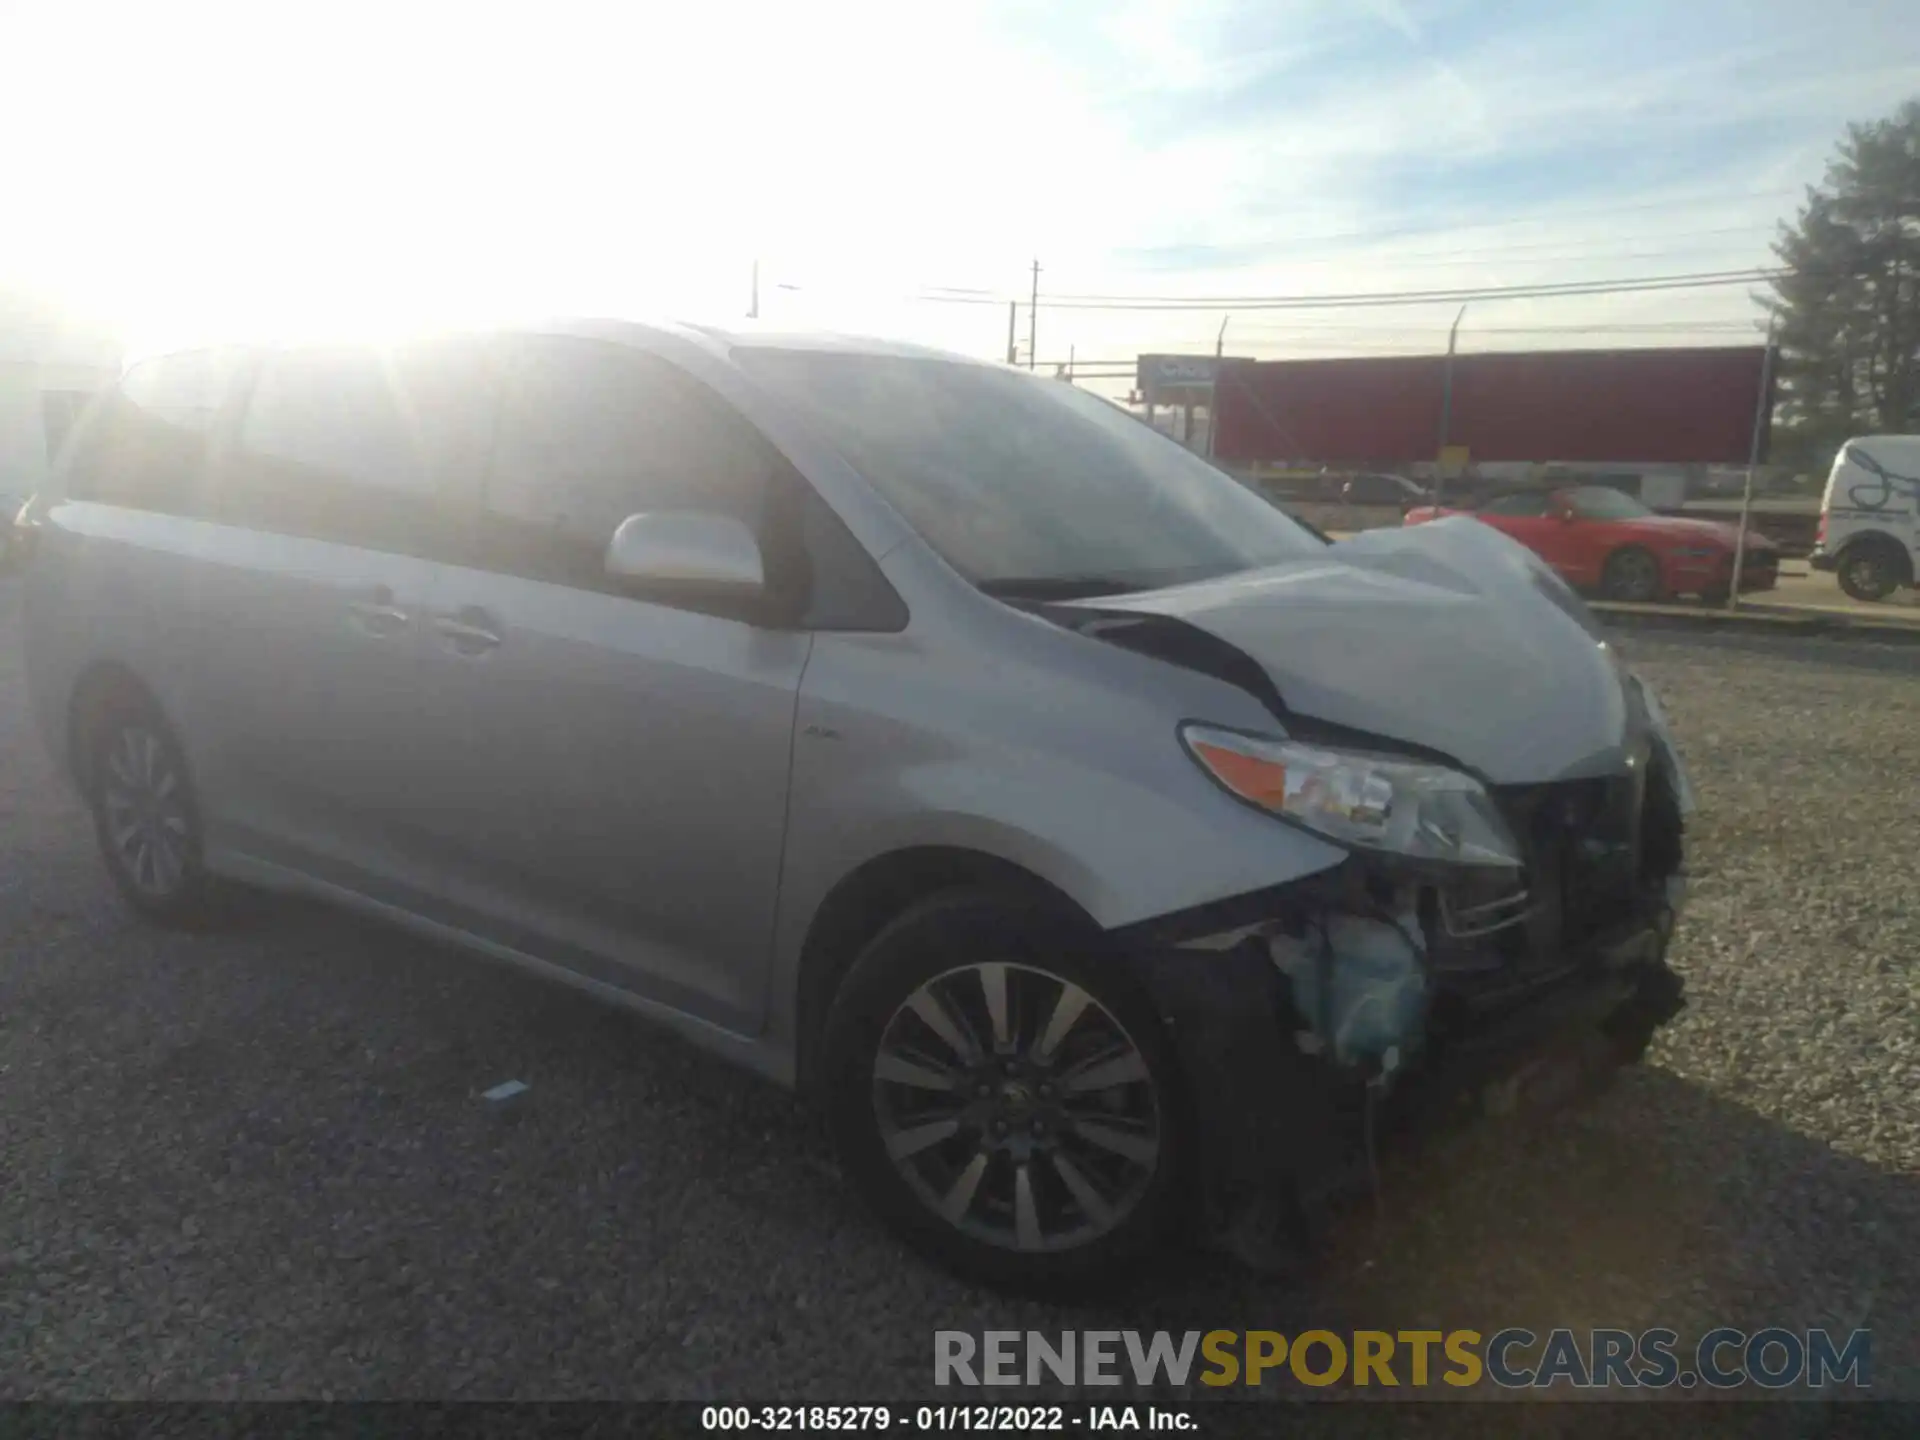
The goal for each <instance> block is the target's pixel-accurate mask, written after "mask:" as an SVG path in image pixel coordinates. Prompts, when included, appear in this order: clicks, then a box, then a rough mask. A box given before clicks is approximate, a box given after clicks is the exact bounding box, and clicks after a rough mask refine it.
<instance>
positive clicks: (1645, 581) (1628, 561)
mask: <svg viewBox="0 0 1920 1440" xmlns="http://www.w3.org/2000/svg"><path fill="white" fill-rule="evenodd" d="M1600 593H1601V594H1602V595H1604V596H1605V597H1606V598H1607V599H1609V600H1624V601H1628V602H1630V603H1633V604H1640V605H1646V604H1651V603H1653V602H1654V601H1656V600H1659V599H1660V598H1661V597H1662V595H1663V594H1664V593H1665V586H1664V585H1663V584H1662V582H1661V579H1660V562H1659V560H1658V559H1656V558H1655V557H1654V554H1653V552H1652V551H1651V550H1644V549H1642V548H1641V547H1640V546H1638V545H1625V546H1622V547H1621V548H1620V549H1618V550H1616V551H1614V552H1613V554H1611V555H1609V556H1608V557H1607V564H1606V568H1605V569H1604V570H1602V571H1601V572H1600Z"/></svg>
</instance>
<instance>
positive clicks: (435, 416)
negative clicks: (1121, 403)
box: [25, 322, 1691, 1288]
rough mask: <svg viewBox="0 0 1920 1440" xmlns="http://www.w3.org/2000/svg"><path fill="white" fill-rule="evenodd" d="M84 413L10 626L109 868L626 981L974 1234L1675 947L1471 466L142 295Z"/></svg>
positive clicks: (850, 1151)
mask: <svg viewBox="0 0 1920 1440" xmlns="http://www.w3.org/2000/svg"><path fill="white" fill-rule="evenodd" d="M83 424H84V427H85V428H84V430H83V431H82V433H81V434H80V435H79V437H78V438H77V441H76V443H75V444H74V445H73V446H72V447H71V448H70V450H69V452H68V455H67V457H66V459H65V460H64V461H63V463H62V466H61V467H60V469H59V471H58V472H57V475H56V479H55V481H54V483H53V484H52V485H51V487H50V488H49V489H48V490H47V491H46V492H45V493H44V494H43V495H42V496H41V497H40V498H39V500H37V501H36V502H35V506H34V510H35V516H34V518H35V520H36V522H37V523H38V525H39V527H40V528H39V537H38V540H37V541H36V544H35V546H34V554H33V555H32V557H31V558H30V560H29V562H28V564H27V567H26V581H27V587H26V593H25V610H26V622H27V623H26V638H27V653H28V661H29V669H30V676H31V688H32V696H33V704H34V709H35V714H36V716H37V718H38V724H39V728H40V730H41V732H42V734H43V736H44V738H45V740H46V742H47V744H48V745H49V747H50V748H51V750H52V751H53V753H54V755H55V756H56V758H57V760H58V763H59V765H60V766H61V768H62V770H63V771H64V772H65V773H66V774H68V775H70V776H71V777H72V780H73V783H74V785H75V787H76V788H77V791H78V793H79V794H80V795H81V796H82V797H84V800H85V803H86V804H87V805H88V806H89V807H90V809H91V811H92V815H93V819H94V825H95V828H96V831H97V833H98V838H99V843H100V850H101V854H102V856H103V858H104V862H105V866H106V869H107V873H108V874H109V875H110V876H111V877H112V879H113V882H114V883H115V885H116V886H117V887H118V888H119V890H120V892H121V894H122V895H123V896H124V897H125V898H126V900H127V901H128V902H129V903H130V904H131V905H132V906H133V907H134V908H135V909H136V910H138V911H140V912H141V913H143V914H145V915H147V916H150V917H152V918H153V919H154V920H156V921H159V922H162V923H168V924H180V925H196V924H203V923H208V922H209V921H212V920H217V919H218V918H219V916H220V914H221V913H222V905H223V897H224V895H225V893H226V891H227V889H228V888H229V887H231V886H233V885H236V884H240V885H247V886H256V887H264V888H267V889H272V890H285V891H297V892H305V893H308V894H312V895H318V896H322V897H325V898H327V899H329V900H332V901H335V902H338V903H340V904H343V905H347V906H351V907H354V908H356V909H359V910H362V911H365V912H367V913H369V914H372V915H375V916H379V917H382V918H384V919H387V920H390V921H394V922H397V923H399V924H402V925H406V926H410V927H412V928H414V929H416V930H419V931H422V932H424V933H426V934H429V935H433V936H438V937H441V938H443V939H451V940H454V941H457V942H459V943H462V944H464V945H466V946H468V947H470V948H471V949H472V950H473V951H474V952H475V953H476V954H479V955H486V956H491V957H493V958H495V959H499V960H503V961H507V962H510V963H513V964H516V965H519V966H522V967H524V968H526V969H528V970H530V971H532V972H534V973H535V974H537V975H540V976H544V977H548V978H551V979H556V980H562V981H566V982H569V983H572V984H574V985H577V986H580V987H582V988H584V989H586V990H588V991H590V992H591V993H593V994H594V995H596V996H599V997H601V998H603V999H605V1000H609V1001H614V1002H617V1003H621V1004H624V1005H627V1006H629V1007H631V1008H633V1009H635V1010H637V1011H639V1012H641V1013H643V1014H645V1015H647V1016H650V1017H652V1018H653V1019H655V1020H658V1021H661V1022H663V1023H665V1024H666V1025H669V1026H671V1027H672V1028H674V1029H675V1030H677V1031H679V1032H680V1033H681V1034H682V1035H684V1036H686V1037H688V1038H689V1039H691V1040H692V1041H694V1042H695V1043H696V1044H698V1045H701V1046H704V1047H706V1048H707V1049H709V1050H711V1051H713V1052H715V1053H717V1054H719V1055H721V1056H723V1057H725V1058H726V1059H728V1060H730V1061H733V1062H735V1063H738V1064H741V1065H745V1066H747V1067H750V1068H752V1069H754V1070H757V1071H759V1072H762V1073H763V1074H765V1075H767V1076H770V1077H772V1078H773V1079H774V1080H777V1081H779V1082H781V1083H784V1084H788V1085H795V1086H799V1087H801V1088H802V1089H804V1090H805V1092H806V1093H807V1094H808V1095H810V1096H811V1097H813V1098H814V1099H815V1100H816V1101H817V1103H818V1104H819V1105H820V1106H821V1107H823V1109H824V1111H825V1114H826V1116H827V1117H828V1119H829V1122H830V1126H831V1129H832V1132H833V1134H834V1137H835V1140H836V1142H837V1144H838V1146H839V1150H840V1153H841V1155H842V1157H843V1161H844V1170H845V1173H846V1174H847V1176H848V1177H849V1179H850V1181H851V1182H852V1184H853V1185H854V1186H855V1187H857V1189H858V1190H859V1191H860V1192H861V1193H862V1194H863V1195H864V1196H865V1198H866V1199H867V1200H868V1201H869V1202H870V1203H871V1204H872V1206H873V1207H874V1208H875V1209H876V1210H877V1211H878V1213H879V1214H880V1215H882V1216H883V1217H885V1219H886V1220H887V1221H888V1222H889V1223H890V1224H891V1225H892V1226H894V1227H895V1228H896V1229H897V1231H898V1232H899V1233H900V1234H901V1235H902V1236H903V1237H905V1239H906V1240H908V1241H909V1242H911V1243H912V1244H913V1245H915V1246H917V1247H919V1248H920V1249H921V1250H923V1251H924V1252H926V1253H927V1254H928V1255H930V1256H933V1257H935V1258H936V1259H937V1260H939V1261H941V1262H943V1263H945V1264H947V1265H949V1266H951V1267H953V1268H954V1269H955V1270H956V1271H958V1272H960V1273H962V1274H965V1275H969V1276H974V1277H979V1278H981V1279H984V1280H988V1281H991V1282H994V1283H998V1284H1002V1285H1008V1286H1015V1287H1021V1288H1063V1287H1064V1288H1072V1287H1076V1286H1084V1285H1087V1284H1092V1283H1102V1282H1107V1281H1111V1280H1113V1279H1114V1278H1116V1277H1120V1276H1125V1275H1128V1274H1130V1273H1133V1272H1134V1270H1135V1269H1136V1268H1137V1266H1138V1264H1139V1262H1141V1261H1142V1260H1143V1259H1144V1258H1145V1257H1146V1256H1147V1255H1148V1254H1149V1253H1150V1252H1152V1251H1154V1250H1155V1249H1156V1248H1158V1247H1160V1246H1162V1245H1163V1244H1164V1243H1165V1242H1167V1241H1168V1240H1169V1239H1171V1238H1172V1237H1174V1236H1175V1235H1178V1234H1187V1235H1198V1236H1200V1237H1203V1238H1205V1239H1206V1240H1207V1241H1209V1242H1210V1243H1214V1244H1218V1245H1220V1246H1223V1247H1225V1248H1227V1249H1229V1250H1231V1251H1232V1252H1233V1253H1235V1254H1237V1255H1240V1256H1241V1257H1243V1258H1245V1259H1247V1260H1249V1261H1251V1262H1254V1263H1261V1264H1269V1263H1280V1262H1284V1261H1285V1260H1287V1259H1289V1258H1290V1257H1293V1256H1295V1255H1297V1253H1298V1250H1299V1247H1300V1245H1301V1244H1302V1243H1303V1240H1304V1236H1305V1234H1306V1233H1307V1231H1306V1228H1305V1218H1304V1217H1305V1216H1307V1215H1308V1214H1309V1213H1310V1205H1309V1202H1310V1201H1312V1200H1314V1199H1315V1198H1316V1197H1319V1196H1320V1195H1322V1194H1324V1193H1327V1192H1329V1191H1331V1190H1333V1189H1335V1188H1337V1187H1336V1185H1335V1182H1336V1181H1340V1182H1344V1181H1347V1180H1350V1179H1351V1178H1352V1177H1353V1176H1354V1175H1356V1174H1357V1175H1361V1176H1364V1175H1365V1174H1366V1173H1367V1169H1366V1164H1365V1161H1366V1159H1367V1157H1368V1155H1369V1153H1370V1152H1369V1149H1368V1145H1367V1143H1366V1142H1367V1137H1368V1136H1369V1135H1370V1133H1371V1131H1370V1130H1369V1129H1368V1128H1367V1126H1366V1123H1365V1122H1366V1119H1368V1118H1371V1117H1372V1115H1373V1111H1374V1110H1375V1108H1380V1109H1381V1110H1382V1116H1381V1121H1382V1123H1383V1124H1385V1123H1388V1122H1389V1121H1391V1120H1392V1118H1393V1116H1394V1115H1395V1114H1396V1113H1399V1112H1403V1111H1404V1112H1407V1113H1409V1114H1411V1113H1416V1112H1420V1111H1423V1110H1424V1109H1425V1107H1427V1106H1428V1105H1429V1104H1432V1105H1436V1106H1437V1105H1439V1104H1440V1102H1441V1101H1443V1100H1445V1099H1447V1098H1448V1097H1455V1098H1458V1097H1459V1096H1461V1095H1463V1094H1464V1095H1469V1096H1470V1095H1472V1094H1474V1093H1476V1091H1477V1089H1478V1087H1480V1086H1482V1085H1485V1084H1487V1083H1489V1082H1491V1081H1493V1080H1495V1079H1501V1080H1502V1082H1503V1084H1505V1083H1507V1082H1508V1081H1511V1082H1512V1084H1515V1085H1520V1086H1521V1087H1522V1089H1524V1090H1525V1091H1527V1092H1528V1093H1535V1094H1538V1095H1539V1096H1540V1097H1541V1098H1542V1099H1544V1098H1545V1096H1546V1094H1547V1092H1548V1091H1549V1090H1553V1089H1555V1088H1556V1086H1557V1084H1558V1083H1559V1082H1560V1081H1564V1080H1565V1079H1566V1078H1567V1076H1568V1074H1569V1073H1571V1067H1575V1066H1577V1065H1583V1064H1585V1063H1587V1062H1589V1061H1593V1060H1595V1059H1596V1058H1597V1059H1603V1060H1604V1061H1605V1063H1607V1064H1614V1063H1619V1062H1621V1061H1624V1060H1628V1059H1631V1058H1633V1057H1635V1056H1637V1055H1638V1054H1639V1052H1640V1051H1641V1049H1642V1048H1643V1047H1644V1046H1645V1045H1646V1043H1647V1041H1648V1038H1649V1036H1650V1035H1651V1034H1652V1033H1653V1030H1654V1029H1655V1027H1656V1026H1658V1025H1659V1024H1661V1023H1662V1022H1663V1021H1665V1020H1666V1019H1667V1018H1668V1017H1669V1016H1670V1015H1672V1014H1673V1013H1674V1011H1675V1010H1676V1009H1677V1008H1678V1006H1679V1004H1680V981H1679V978H1678V977H1677V976H1676V975H1675V973H1674V972H1673V970H1672V969H1671V968H1670V967H1669V966H1668V964H1667V960H1666V951H1667V939H1668V935H1669V933H1670V931H1671V928H1672V924H1673V919H1674V915H1675V913H1676V911H1677V909H1678V907H1679V905H1680V903H1681V900H1682V897H1683V894H1684V884H1683V867H1682V830H1683V825H1684V817H1685V815H1686V814H1687V812H1688V810H1689V809H1690V806H1691V799H1690V792H1689V790H1688V787H1687V781H1686V777H1685V772H1684V770H1683V768H1682V765H1681V761H1680V757H1679V755H1678V753H1677V751H1676V749H1675V746H1674V743H1673V739H1672V734H1671V732H1670V730H1669V728H1668V726H1667V724H1666V722H1665V720H1664V719H1663V717H1662V715H1661V712H1660V709H1659V706H1658V703H1657V702H1656V700H1655V699H1654V697H1653V695H1652V693H1651V692H1650V691H1649V690H1648V689H1647V688H1646V687H1645V686H1644V685H1643V684H1642V683H1641V682H1640V681H1639V680H1638V679H1636V678H1635V677H1634V675H1633V674H1632V673H1631V672H1630V671H1629V670H1628V669H1627V668H1626V667H1625V666H1624V665H1623V664H1622V663H1621V661H1620V659H1619V657H1618V656H1617V655H1616V654H1615V653H1614V651H1613V650H1612V649H1610V648H1609V646H1608V645H1606V644H1605V643H1604V642H1601V643H1596V639H1597V636H1596V633H1595V631H1594V629H1593V628H1592V622H1591V617H1589V616H1588V615H1587V614H1586V613H1585V611H1584V608H1583V607H1582V605H1581V603H1580V602H1579V601H1578V600H1577V599H1575V598H1574V597H1573V596H1572V595H1571V593H1570V592H1568V591H1567V590H1566V588H1565V587H1564V586H1563V585H1562V584H1561V583H1560V582H1559V581H1558V580H1557V579H1556V578H1555V577H1554V576H1553V575H1552V574H1551V573H1550V572H1549V571H1547V570H1546V569H1545V568H1544V567H1543V566H1541V565H1540V564H1539V562H1537V561H1536V560H1535V559H1533V557H1531V556H1529V555H1527V554H1526V553H1525V552H1524V551H1522V550H1521V549H1520V548H1519V547H1517V546H1513V545H1510V544H1508V543H1507V542H1506V541H1505V540H1503V539H1500V538H1499V537H1497V536H1495V535H1493V534H1492V533H1490V532H1489V531H1488V530H1487V529H1485V528H1484V527H1482V526H1478V525H1473V524H1468V523H1465V522H1442V523H1438V524H1434V525H1429V526H1422V527H1419V528H1417V529H1402V528H1399V527H1395V528H1392V529H1388V530H1381V531H1374V532H1371V533H1369V534H1367V535H1365V536H1363V537H1360V538H1357V539H1354V540H1351V541H1347V542H1344V543H1342V544H1339V545H1334V546H1329V545H1327V544H1325V543H1324V542H1322V541H1321V540H1319V539H1316V538H1315V537H1314V536H1313V535H1311V534H1309V533H1308V532H1306V531H1305V530H1304V529H1302V528H1301V527H1300V526H1298V525H1296V524H1294V523H1293V522H1292V521H1291V520H1289V519H1288V518H1287V517H1286V516H1285V515H1284V514H1282V513H1281V512H1280V511H1279V510H1278V509H1276V508H1275V507H1274V506H1272V505H1270V504H1268V503H1267V502H1266V501H1264V500H1262V499H1261V498H1260V497H1258V496H1256V495H1254V494H1252V493H1250V492H1249V491H1248V490H1246V489H1245V488H1244V487H1242V486H1240V485H1238V484H1236V483H1234V482H1233V481H1232V480H1231V479H1229V478H1228V477H1227V476H1225V475H1224V474H1222V473H1221V472H1219V471H1217V470H1215V469H1213V468H1212V467H1211V466H1209V465H1208V464H1206V463H1205V462H1204V461H1202V460H1200V459H1198V458H1196V457H1195V456H1193V455H1190V454H1188V453H1187V452H1186V451H1185V450H1184V449H1182V448H1181V447H1180V446H1179V445H1177V444H1174V443H1173V442H1171V441H1169V440H1167V439H1165V438H1164V437H1162V436H1159V435H1156V434H1154V433H1153V432H1152V431H1150V430H1149V429H1147V428H1146V427H1144V426H1142V425H1139V424H1138V423H1136V422H1135V421H1133V420H1132V419H1131V418H1129V417H1128V416H1127V415H1126V414H1125V413H1124V412H1123V411H1121V410H1120V409H1119V408H1117V407H1115V406H1113V405H1110V404H1108V403H1107V402H1105V401H1103V400H1100V399H1098V398H1097V397H1095V396H1092V395H1089V394H1088V393H1086V392H1085V391H1082V390H1079V389H1076V388H1074V387H1072V386H1067V385H1059V384H1055V383H1053V382H1051V381H1048V380H1038V379H1035V378H1034V377H1032V376H1029V375H1027V374H1025V373H1023V372H1020V371H1018V370H1014V369H1011V368H1009V367H1004V366H998V365H987V364H980V363H975V362H972V361H967V360H963V359H959V358H957V357H953V356H947V355H943V354H940V353H938V352H934V351H926V350H920V349H916V348H911V347H905V346H899V345H891V344H884V343H880V342H861V341H852V340H845V339H835V338H831V337H807V336H780V335H757V334H751V333H747V334H732V333H724V332H721V331H717V330H711V329H704V328H684V327H676V326H639V325H631V324H624V323H613V322H578V323H567V324H556V325H552V326H547V327H541V328H537V329H533V330H526V331H513V332H506V333H493V334H485V335H460V336H441V337H438V338H435V339H432V340H426V341H421V342H418V343H414V344H409V345H403V346H387V347H382V348H379V349H375V348H373V347H338V346H337V347H331V348H322V349H298V348H296V349H274V350H264V351H251V350H248V351H218V352H209V351H198V352H186V353H180V354H174V355H168V356H162V357H158V358H155V359H152V360H149V361H146V362H144V363H142V364H139V365H136V366H135V367H134V368H132V369H131V370H130V371H129V373H128V374H127V376H126V378H125V380H124V382H123V383H122V385H121V386H120V387H119V389H118V391H117V392H116V393H115V394H114V395H113V396H112V398H111V399H110V400H109V401H108V402H107V403H105V404H103V405H101V406H97V407H95V408H94V409H93V411H92V412H91V413H90V414H89V416H88V418H87V419H86V421H84V422H83ZM1490 629H1497V630H1498V632H1499V634H1500V635H1501V637H1502V642H1501V643H1500V644H1498V645H1489V644H1487V643H1485V640H1484V636H1485V635H1486V633H1487V632H1488V631H1489V630H1490ZM1536 1080H1538V1081H1539V1082H1540V1086H1539V1087H1536V1086H1535V1084H1534V1082H1535V1081H1536ZM1549 1082H1551V1083H1549ZM1502 1093H1503V1094H1510V1093H1512V1092H1511V1090H1510V1089H1509V1090H1503V1091H1502Z"/></svg>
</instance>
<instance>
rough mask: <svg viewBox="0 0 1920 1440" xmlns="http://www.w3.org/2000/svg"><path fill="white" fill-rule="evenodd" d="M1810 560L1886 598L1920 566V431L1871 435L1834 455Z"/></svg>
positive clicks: (1844, 583)
mask: <svg viewBox="0 0 1920 1440" xmlns="http://www.w3.org/2000/svg"><path fill="white" fill-rule="evenodd" d="M1810 563H1811V564H1812V566H1813V568H1814V569H1816V570H1831V571H1833V572H1834V573H1835V574H1836V575H1837V576H1838V577H1839V580H1840V588H1841V589H1842V590H1844V591H1846V592H1847V594H1848V595H1850V596H1852V597H1853V598H1854V599H1855V600H1884V599H1886V598H1887V596H1889V595H1891V594H1892V593H1893V592H1894V591H1895V590H1897V589H1899V588H1900V586H1902V585H1911V584H1913V583H1914V575H1915V574H1916V572H1920V435H1863V436H1861V437H1860V438H1859V439H1857V440H1849V441H1847V443H1846V444H1844V445H1842V446H1841V447H1840V453H1839V454H1838V455H1836V456H1834V457H1833V473H1832V474H1831V475H1829V476H1828V477H1827V491H1826V494H1825V495H1823V496H1822V497H1821V499H1820V529H1819V532H1818V535H1817V538H1816V540H1815V542H1814V550H1813V554H1812V556H1811V557H1810Z"/></svg>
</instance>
